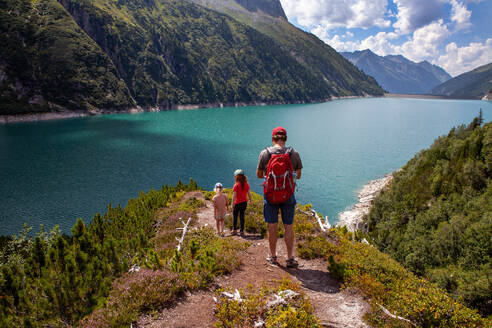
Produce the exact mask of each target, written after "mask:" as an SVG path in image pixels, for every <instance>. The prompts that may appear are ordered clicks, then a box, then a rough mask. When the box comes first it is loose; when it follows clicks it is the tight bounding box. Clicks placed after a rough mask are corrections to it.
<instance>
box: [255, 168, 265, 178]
mask: <svg viewBox="0 0 492 328" xmlns="http://www.w3.org/2000/svg"><path fill="white" fill-rule="evenodd" d="M256 177H257V178H258V179H263V178H264V177H265V172H263V171H261V170H257V171H256Z"/></svg>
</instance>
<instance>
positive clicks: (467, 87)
mask: <svg viewBox="0 0 492 328" xmlns="http://www.w3.org/2000/svg"><path fill="white" fill-rule="evenodd" d="M430 93H431V94H434V95H443V96H449V97H452V98H469V99H482V98H483V97H484V96H485V97H486V99H488V100H491V99H492V63H489V64H487V65H483V66H480V67H478V68H475V69H474V70H473V71H470V72H466V73H463V74H461V75H458V76H457V77H455V78H453V79H451V80H449V81H446V82H444V83H443V84H440V85H438V86H437V87H435V88H433V89H432V90H431V91H430Z"/></svg>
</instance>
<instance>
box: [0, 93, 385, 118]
mask: <svg viewBox="0 0 492 328" xmlns="http://www.w3.org/2000/svg"><path fill="white" fill-rule="evenodd" d="M371 97H374V98H375V97H381V96H369V95H368V96H345V97H332V98H327V99H319V100H315V101H270V102H264V101H252V102H234V103H205V104H187V105H186V104H185V105H172V106H171V107H169V108H158V107H148V108H143V107H134V108H130V109H124V110H100V111H93V112H82V111H70V110H66V111H60V112H47V113H29V114H19V115H0V124H6V123H17V122H36V121H47V120H58V119H66V118H76V117H85V116H97V115H109V114H136V113H144V112H161V111H162V112H165V111H170V110H193V109H201V108H223V107H246V106H271V105H301V104H317V103H325V102H329V101H334V100H341V99H353V98H371Z"/></svg>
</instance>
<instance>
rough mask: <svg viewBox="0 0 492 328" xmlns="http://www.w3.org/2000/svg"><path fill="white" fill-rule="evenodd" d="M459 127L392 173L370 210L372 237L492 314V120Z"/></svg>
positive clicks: (416, 269)
mask: <svg viewBox="0 0 492 328" xmlns="http://www.w3.org/2000/svg"><path fill="white" fill-rule="evenodd" d="M480 123H481V117H479V118H476V119H475V120H474V121H473V122H472V123H471V124H470V125H469V126H460V127H458V128H454V129H452V130H451V132H449V134H448V135H447V136H443V137H440V138H439V139H437V140H436V141H435V142H434V144H433V145H432V146H431V147H430V148H429V149H427V150H424V151H422V152H420V153H419V154H418V155H417V156H415V158H413V159H412V160H411V161H409V162H408V163H407V164H406V165H405V166H404V167H403V169H402V170H401V171H399V172H397V173H395V176H394V180H393V182H392V183H391V184H390V186H389V189H388V190H385V191H383V192H382V193H381V194H380V196H379V197H378V198H377V199H376V200H375V202H374V204H373V207H372V209H371V211H370V213H369V215H368V217H367V222H368V226H369V231H370V235H371V237H372V239H373V241H374V243H375V244H376V245H377V246H378V247H379V249H380V250H382V251H383V252H385V253H388V254H390V255H391V256H392V257H394V258H395V259H396V260H398V261H399V262H400V263H402V264H404V265H405V266H406V267H407V268H409V269H411V270H412V271H413V272H415V273H417V274H419V275H424V276H426V277H428V278H429V279H430V280H431V281H434V282H436V283H437V284H438V285H439V286H440V287H442V288H444V289H446V290H447V291H449V292H450V293H451V294H453V295H455V296H456V297H462V298H463V299H464V300H465V302H466V303H467V304H468V305H469V306H471V307H474V308H477V309H479V310H480V312H481V313H483V314H486V315H490V314H491V313H492V284H491V279H490V277H492V262H491V260H492V259H491V256H492V239H491V236H492V179H491V178H492V123H488V124H486V125H485V126H483V127H481V126H480Z"/></svg>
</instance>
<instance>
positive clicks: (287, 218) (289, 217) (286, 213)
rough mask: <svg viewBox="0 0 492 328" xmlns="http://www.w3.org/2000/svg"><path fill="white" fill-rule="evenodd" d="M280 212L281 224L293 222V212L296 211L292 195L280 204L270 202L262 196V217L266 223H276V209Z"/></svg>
mask: <svg viewBox="0 0 492 328" xmlns="http://www.w3.org/2000/svg"><path fill="white" fill-rule="evenodd" d="M279 210H280V211H281V213H282V222H283V224H292V223H294V213H295V211H296V198H295V196H294V195H292V196H290V198H289V199H288V200H287V201H286V202H285V203H282V204H271V203H270V202H269V201H268V200H267V199H266V198H265V197H264V196H263V218H264V219H265V222H267V223H277V222H278V211H279Z"/></svg>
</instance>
